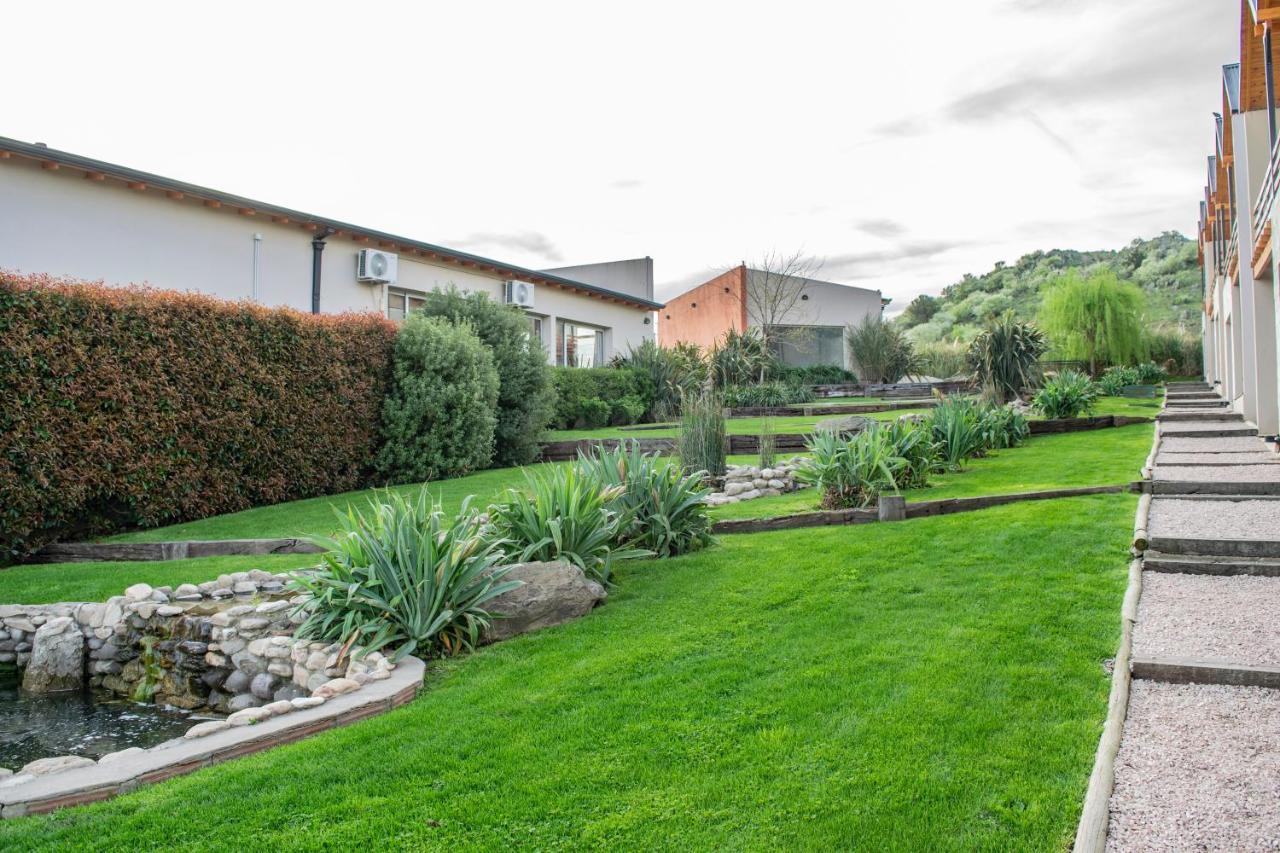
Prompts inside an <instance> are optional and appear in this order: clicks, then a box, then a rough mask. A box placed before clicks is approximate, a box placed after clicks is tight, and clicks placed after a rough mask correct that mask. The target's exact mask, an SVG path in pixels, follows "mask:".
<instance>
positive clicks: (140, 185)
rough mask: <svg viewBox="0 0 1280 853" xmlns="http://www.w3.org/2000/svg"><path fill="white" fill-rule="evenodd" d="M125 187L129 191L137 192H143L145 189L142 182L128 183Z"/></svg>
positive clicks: (145, 186)
mask: <svg viewBox="0 0 1280 853" xmlns="http://www.w3.org/2000/svg"><path fill="white" fill-rule="evenodd" d="M127 186H128V187H129V189H131V190H137V191H138V192H143V191H144V190H145V189H146V188H147V185H146V184H144V183H143V182H142V181H129V183H128V184H127Z"/></svg>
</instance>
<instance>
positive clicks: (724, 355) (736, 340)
mask: <svg viewBox="0 0 1280 853" xmlns="http://www.w3.org/2000/svg"><path fill="white" fill-rule="evenodd" d="M707 366H708V368H709V370H710V379H711V383H712V384H713V385H714V386H715V387H716V388H725V387H728V386H730V385H752V384H755V383H757V382H763V381H764V380H765V378H766V377H767V376H768V375H769V374H770V373H772V372H774V370H775V369H776V367H777V359H776V358H774V356H773V353H772V352H770V350H769V344H768V342H767V341H766V340H765V339H764V336H763V335H761V334H760V333H759V332H757V331H756V330H755V329H748V330H747V331H745V332H739V331H738V330H737V329H730V330H729V331H727V332H725V334H724V337H723V338H722V339H721V340H720V341H719V342H718V343H717V344H716V345H715V346H713V347H712V348H711V352H710V354H709V355H708V356H707Z"/></svg>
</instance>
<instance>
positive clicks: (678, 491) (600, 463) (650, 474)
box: [577, 441, 712, 557]
mask: <svg viewBox="0 0 1280 853" xmlns="http://www.w3.org/2000/svg"><path fill="white" fill-rule="evenodd" d="M577 464H578V466H579V467H580V468H581V469H582V473H583V474H584V476H588V477H590V478H592V479H594V480H595V482H597V483H599V484H601V485H602V486H603V487H604V488H608V489H621V491H620V492H619V494H618V495H617V497H615V498H614V500H613V503H612V504H611V509H612V510H613V511H614V512H615V513H616V514H617V516H618V518H619V519H623V520H624V521H623V523H620V525H619V529H618V533H617V536H616V538H615V540H614V544H615V545H618V546H624V547H633V548H642V549H644V550H645V551H649V552H652V553H653V554H656V555H657V556H659V557H674V556H676V555H678V554H684V553H687V552H689V551H696V550H698V549H699V548H703V547H705V546H707V545H709V544H710V543H711V541H712V538H711V516H710V515H708V513H707V505H706V503H705V501H706V497H707V495H708V494H709V490H708V489H707V488H706V487H705V486H704V485H703V475H702V472H701V471H697V472H693V473H692V474H684V473H682V472H681V470H680V466H678V465H672V464H670V463H669V462H667V461H666V460H663V459H660V458H659V457H658V454H656V453H651V454H645V453H642V452H641V451H640V445H639V443H638V442H634V441H632V442H622V443H621V444H620V445H619V446H618V447H617V449H614V450H607V449H604V448H600V447H597V448H594V449H593V451H592V452H591V453H587V454H583V453H580V454H579V460H578V463H577Z"/></svg>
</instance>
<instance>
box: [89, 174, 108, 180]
mask: <svg viewBox="0 0 1280 853" xmlns="http://www.w3.org/2000/svg"><path fill="white" fill-rule="evenodd" d="M84 179H85V180H86V181H105V180H106V179H107V176H106V175H104V174H102V173H101V172H85V173H84Z"/></svg>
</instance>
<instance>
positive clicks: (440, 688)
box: [0, 495, 1136, 850]
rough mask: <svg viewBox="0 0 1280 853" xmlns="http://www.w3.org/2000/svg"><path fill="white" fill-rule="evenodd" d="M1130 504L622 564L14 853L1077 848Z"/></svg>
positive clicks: (745, 545) (868, 531)
mask: <svg viewBox="0 0 1280 853" xmlns="http://www.w3.org/2000/svg"><path fill="white" fill-rule="evenodd" d="M1135 501H1136V499H1135V498H1134V497H1133V496H1129V495H1106V496H1099V497H1095V498H1078V499H1073V500H1059V501H1049V502H1044V503H1035V504H1020V505H1014V506H1008V507H1001V508H998V509H993V510H987V511H984V512H980V513H971V514H965V515H956V516H945V517H938V518H930V519H920V520H915V521H910V522H906V523H901V524H885V525H868V526H858V527H842V528H828V529H819V530H806V531H800V532H794V531H787V532H780V533H768V534H758V535H752V536H739V537H725V538H724V539H723V544H722V545H720V546H718V547H715V548H713V549H710V550H708V551H704V552H701V553H698V554H694V555H690V556H687V557H683V558H678V559H671V560H660V561H646V562H643V563H634V564H628V565H627V566H624V567H623V568H622V569H621V570H620V571H619V574H618V577H619V585H618V587H617V588H616V589H615V590H614V591H613V592H612V593H611V595H610V598H609V602H608V603H607V604H606V605H605V606H603V607H602V608H601V609H600V610H598V611H597V612H596V613H594V614H592V615H591V616H589V617H587V618H585V619H583V620H580V621H578V622H575V623H573V624H570V625H566V626H562V627H560V628H554V629H550V630H546V631H543V632H541V633H538V634H534V635H530V636H526V637H522V638H517V639H515V640H512V641H509V642H506V643H503V644H500V645H498V646H494V647H490V648H488V649H484V650H482V651H480V652H479V653H477V654H475V655H473V656H471V657H469V658H465V659H460V660H457V661H452V662H449V663H447V664H443V665H435V666H434V667H433V669H432V675H431V677H430V679H429V684H428V688H427V689H426V691H425V693H424V695H423V696H421V697H420V698H419V699H418V700H417V701H415V702H413V703H412V704H410V705H409V706H407V707H405V708H402V709H399V710H397V711H394V712H391V713H388V714H386V715H383V716H381V717H377V718H374V719H371V720H366V721H363V722H360V723H357V724H355V725H353V726H350V727H348V728H344V729H340V730H337V731H331V732H326V733H324V734H321V735H318V736H316V737H314V738H310V739H308V740H305V741H302V742H299V743H296V744H292V745H289V746H283V747H279V748H276V749H273V750H271V751H269V752H266V753H262V754H259V755H255V756H252V757H248V758H241V759H237V760H235V761H232V762H229V763H226V764H222V765H219V766H216V767H213V768H209V769H206V770H202V771H200V772H198V773H196V774H193V775H190V776H186V777H182V778H179V779H175V780H171V781H168V782H164V783H161V784H158V785H155V786H151V787H146V788H142V789H140V790H138V791H137V792H135V793H132V794H128V795H126V796H124V797H121V798H119V799H116V800H113V801H110V802H106V803H101V804H98V805H94V806H90V807H87V808H78V809H71V810H67V811H63V812H59V813H56V814H54V815H52V816H48V817H40V818H23V819H18V820H10V821H4V822H0V847H3V848H4V849H9V850H53V849H58V850H64V849H65V850H72V849H74V850H121V849H142V848H161V847H163V848H176V849H183V850H205V849H222V850H225V849H257V850H284V849H288V850H322V849H343V850H347V849H360V848H363V849H367V850H384V849H393V848H394V849H433V850H450V849H464V850H498V849H537V850H551V849H555V850H560V849H584V848H591V849H610V850H636V849H645V850H654V849H664V850H675V849H681V850H714V849H731V850H835V849H841V850H850V849H859V850H890V849H892V850H1062V849H1064V848H1065V847H1066V846H1068V844H1069V841H1070V838H1071V836H1072V833H1073V831H1074V828H1075V822H1076V819H1077V817H1078V814H1079V808H1080V801H1081V799H1082V797H1083V795H1084V790H1085V784H1086V781H1087V779H1088V776H1089V772H1090V766H1091V763H1092V759H1093V753H1094V749H1095V748H1096V746H1097V739H1098V735H1099V732H1100V729H1101V722H1102V719H1103V716H1104V714H1105V711H1106V700H1107V689H1108V680H1107V676H1106V673H1105V672H1104V670H1103V666H1102V664H1103V661H1104V659H1106V658H1108V657H1110V656H1111V655H1113V654H1114V652H1115V647H1116V642H1117V638H1118V635H1119V618H1118V608H1119V604H1120V598H1121V595H1122V589H1123V584H1124V578H1125V567H1126V563H1127V557H1126V553H1125V547H1126V545H1127V542H1128V537H1129V530H1130V526H1131V525H1132V519H1133V511H1134V505H1135ZM975 531H980V535H975Z"/></svg>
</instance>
